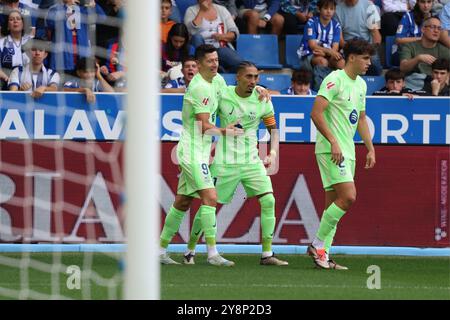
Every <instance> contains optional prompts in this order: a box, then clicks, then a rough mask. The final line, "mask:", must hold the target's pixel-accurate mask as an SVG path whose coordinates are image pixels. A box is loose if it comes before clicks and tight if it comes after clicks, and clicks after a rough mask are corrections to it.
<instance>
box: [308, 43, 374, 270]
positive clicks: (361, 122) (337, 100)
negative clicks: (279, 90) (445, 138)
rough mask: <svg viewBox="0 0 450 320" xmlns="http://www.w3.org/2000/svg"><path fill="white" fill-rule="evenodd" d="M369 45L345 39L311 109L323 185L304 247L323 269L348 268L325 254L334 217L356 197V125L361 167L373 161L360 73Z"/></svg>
mask: <svg viewBox="0 0 450 320" xmlns="http://www.w3.org/2000/svg"><path fill="white" fill-rule="evenodd" d="M374 50H375V49H374V48H373V47H372V46H371V45H370V44H369V43H368V42H367V41H365V40H361V39H353V40H350V41H348V42H346V43H345V46H344V56H345V67H344V69H342V70H337V71H333V72H332V73H330V74H329V75H328V76H327V77H326V78H325V79H324V80H323V82H322V85H321V87H320V90H319V92H318V93H317V97H316V99H315V101H314V105H313V109H312V112H311V119H312V120H313V122H314V124H315V125H316V127H317V130H318V133H317V141H316V147H315V153H316V159H317V163H318V166H319V170H320V175H321V178H322V183H323V187H324V189H325V211H324V213H323V215H322V219H321V221H320V226H319V230H318V231H317V234H316V237H315V238H314V241H313V242H312V244H311V245H310V246H308V249H307V252H308V254H309V255H310V256H311V257H312V258H313V260H314V263H315V264H316V265H317V266H318V267H320V268H323V269H337V270H347V269H348V268H347V267H345V266H341V265H339V264H337V263H336V262H335V261H333V260H332V259H330V257H329V253H330V248H331V244H332V242H333V238H334V235H335V233H336V226H337V224H338V222H339V220H340V219H341V218H342V216H343V215H344V214H345V212H346V211H348V210H349V209H350V207H351V205H352V204H353V203H354V202H355V200H356V188H355V183H354V181H353V177H354V174H355V162H356V161H355V160H356V159H355V144H354V142H353V137H354V135H355V131H356V130H358V132H359V134H360V136H361V138H362V139H363V141H364V144H365V145H366V148H367V150H368V153H367V156H366V163H365V168H366V169H369V168H372V167H373V166H374V165H375V149H374V147H373V144H372V141H371V137H370V132H369V127H368V125H367V120H366V112H365V106H366V102H365V101H366V91H367V85H366V83H365V82H364V80H363V79H362V78H361V77H360V75H363V74H365V73H366V72H367V69H368V68H369V66H370V56H371V55H373V53H374Z"/></svg>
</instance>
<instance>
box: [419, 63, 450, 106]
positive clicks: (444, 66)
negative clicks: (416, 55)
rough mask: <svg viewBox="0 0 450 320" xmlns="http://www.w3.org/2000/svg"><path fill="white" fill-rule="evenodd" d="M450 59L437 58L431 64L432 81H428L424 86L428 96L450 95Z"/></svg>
mask: <svg viewBox="0 0 450 320" xmlns="http://www.w3.org/2000/svg"><path fill="white" fill-rule="evenodd" d="M449 71H450V66H449V60H448V59H437V60H436V61H434V62H433V64H432V65H431V79H432V80H431V81H426V82H425V85H424V87H423V91H425V93H426V95H428V96H447V97H448V96H449V95H450V90H449Z"/></svg>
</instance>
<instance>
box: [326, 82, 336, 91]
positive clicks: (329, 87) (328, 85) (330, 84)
mask: <svg viewBox="0 0 450 320" xmlns="http://www.w3.org/2000/svg"><path fill="white" fill-rule="evenodd" d="M335 85H336V84H335V83H334V82H328V83H327V90H330V89H331V88H333V87H334V86H335Z"/></svg>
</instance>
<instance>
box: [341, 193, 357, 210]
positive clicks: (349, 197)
mask: <svg viewBox="0 0 450 320" xmlns="http://www.w3.org/2000/svg"><path fill="white" fill-rule="evenodd" d="M344 200H345V203H346V204H347V206H348V207H350V206H351V205H353V204H354V203H355V202H356V193H350V194H348V195H346V197H345V199H344Z"/></svg>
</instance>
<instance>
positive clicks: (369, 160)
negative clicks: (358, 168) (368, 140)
mask: <svg viewBox="0 0 450 320" xmlns="http://www.w3.org/2000/svg"><path fill="white" fill-rule="evenodd" d="M375 163H376V160H375V151H369V152H368V153H367V156H366V166H365V167H364V169H371V168H373V167H374V166H375Z"/></svg>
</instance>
